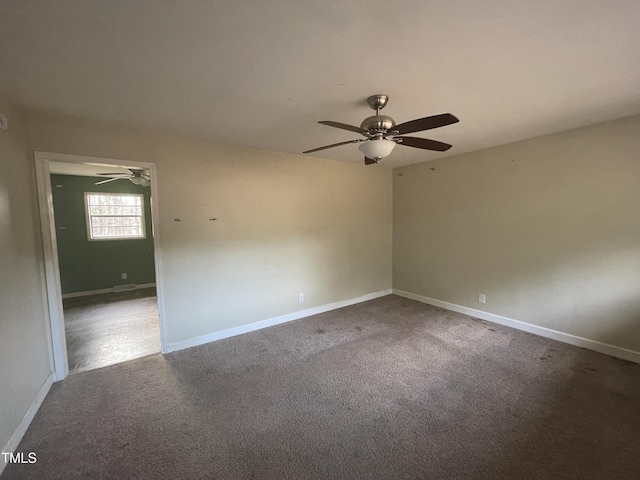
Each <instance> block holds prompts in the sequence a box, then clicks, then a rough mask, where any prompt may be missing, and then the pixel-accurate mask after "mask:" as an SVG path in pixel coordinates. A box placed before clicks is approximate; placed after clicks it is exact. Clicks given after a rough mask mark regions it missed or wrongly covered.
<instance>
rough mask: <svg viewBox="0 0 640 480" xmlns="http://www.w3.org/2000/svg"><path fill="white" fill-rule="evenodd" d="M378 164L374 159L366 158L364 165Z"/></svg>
mask: <svg viewBox="0 0 640 480" xmlns="http://www.w3.org/2000/svg"><path fill="white" fill-rule="evenodd" d="M376 163H378V162H376V161H375V160H374V159H373V158H369V157H364V164H365V165H374V164H376Z"/></svg>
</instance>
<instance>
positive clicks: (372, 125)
mask: <svg viewBox="0 0 640 480" xmlns="http://www.w3.org/2000/svg"><path fill="white" fill-rule="evenodd" d="M388 101H389V97H388V96H387V95H373V96H371V97H369V98H367V103H368V104H369V106H370V107H371V108H373V109H374V110H375V111H376V114H375V115H374V116H372V117H367V118H365V119H364V121H363V122H362V123H361V124H360V126H359V127H356V126H353V125H346V124H344V123H339V122H332V121H328V120H323V121H320V122H318V123H321V124H323V125H327V126H329V127H335V128H340V129H342V130H349V131H351V132H356V133H359V134H360V135H363V136H364V137H365V138H358V139H355V140H348V141H346V142H339V143H334V144H331V145H325V146H324V147H318V148H314V149H312V150H307V151H305V152H302V153H313V152H318V151H320V150H325V149H327V148H333V147H339V146H341V145H347V144H349V143H359V144H360V146H359V147H358V148H359V150H360V151H361V152H362V153H364V163H365V165H372V164H374V163H378V162H379V161H380V160H381V159H383V158H385V157H387V156H389V154H390V153H391V152H392V151H393V149H394V148H395V146H396V145H404V146H406V147H413V148H421V149H423V150H433V151H436V152H444V151H446V150H449V149H450V148H451V145H449V144H448V143H443V142H438V141H436V140H429V139H428V138H420V137H407V136H405V135H406V134H407V133H414V132H422V131H424V130H431V129H433V128H439V127H444V126H446V125H451V124H452V123H457V122H459V120H458V119H457V118H456V117H455V115H452V114H450V113H443V114H440V115H432V116H430V117H424V118H419V119H417V120H411V121H410V122H404V123H401V124H399V125H396V122H395V121H394V120H393V118H391V117H389V116H387V115H380V110H381V109H383V108H384V107H385V105H386V104H387V102H388Z"/></svg>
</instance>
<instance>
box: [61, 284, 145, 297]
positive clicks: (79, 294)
mask: <svg viewBox="0 0 640 480" xmlns="http://www.w3.org/2000/svg"><path fill="white" fill-rule="evenodd" d="M155 286H156V284H155V283H140V284H138V285H136V288H132V289H131V290H140V289H141V288H151V287H155ZM114 288H115V287H111V288H100V289H99V290H87V291H85V292H73V293H63V294H62V298H75V297H88V296H89V295H100V294H102V293H113V291H114V290H113V289H114Z"/></svg>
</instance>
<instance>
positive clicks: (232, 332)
mask: <svg viewBox="0 0 640 480" xmlns="http://www.w3.org/2000/svg"><path fill="white" fill-rule="evenodd" d="M386 295H391V289H387V290H382V291H380V292H374V293H368V294H367V295H362V296H361V297H356V298H351V299H349V300H342V301H339V302H333V303H328V304H326V305H321V306H319V307H313V308H308V309H306V310H299V311H297V312H293V313H288V314H286V315H280V316H279V317H274V318H268V319H267V320H261V321H259V322H254V323H249V324H248V325H240V326H239V327H233V328H228V329H226V330H221V331H219V332H213V333H208V334H206V335H201V336H199V337H193V338H189V339H188V340H183V341H180V342H173V343H169V344H168V345H167V351H166V352H163V353H169V352H175V351H177V350H183V349H185V348H190V347H195V346H197V345H203V344H205V343H209V342H215V341H216V340H222V339H223V338H229V337H235V336H236V335H242V334H243V333H248V332H253V331H255V330H260V329H262V328H267V327H272V326H274V325H278V324H280V323H286V322H291V321H292V320H299V319H300V318H304V317H310V316H311V315H317V314H319V313H324V312H328V311H330V310H335V309H338V308H343V307H348V306H349V305H355V304H356V303H362V302H366V301H367V300H373V299H374V298H379V297H384V296H386Z"/></svg>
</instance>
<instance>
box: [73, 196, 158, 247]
mask: <svg viewBox="0 0 640 480" xmlns="http://www.w3.org/2000/svg"><path fill="white" fill-rule="evenodd" d="M89 195H121V196H123V195H124V196H128V197H140V207H141V209H142V214H141V215H91V213H90V212H89ZM144 208H145V205H144V195H143V194H141V193H113V192H84V214H85V218H86V222H87V240H88V241H90V242H103V241H111V240H144V239H145V238H147V229H146V225H145V221H144V216H145V215H144V212H145V210H144ZM114 216H116V217H140V219H141V221H142V235H141V236H137V235H125V236H119V237H100V238H93V232H92V230H91V219H92V217H114Z"/></svg>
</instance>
